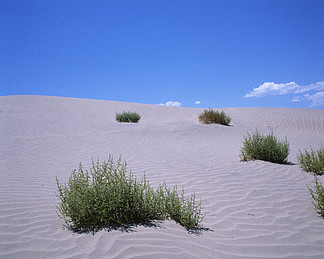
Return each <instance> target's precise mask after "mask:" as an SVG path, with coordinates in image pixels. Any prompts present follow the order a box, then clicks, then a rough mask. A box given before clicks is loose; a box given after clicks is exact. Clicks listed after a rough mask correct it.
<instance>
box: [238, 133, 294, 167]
mask: <svg viewBox="0 0 324 259" xmlns="http://www.w3.org/2000/svg"><path fill="white" fill-rule="evenodd" d="M288 155H289V143H288V141H287V139H286V140H285V141H279V140H278V139H277V138H276V137H275V136H274V135H273V133H272V132H271V133H270V134H268V135H267V136H263V135H261V134H260V132H259V131H258V130H256V132H254V133H253V134H252V136H251V135H250V134H249V133H248V136H247V137H245V136H244V141H243V147H242V148H241V155H240V156H241V159H242V161H247V160H264V161H269V162H272V163H278V164H285V163H287V158H288Z"/></svg>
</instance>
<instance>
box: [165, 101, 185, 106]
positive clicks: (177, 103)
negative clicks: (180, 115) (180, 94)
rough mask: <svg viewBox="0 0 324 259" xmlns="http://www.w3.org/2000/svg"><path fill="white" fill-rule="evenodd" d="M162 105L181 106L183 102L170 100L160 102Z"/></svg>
mask: <svg viewBox="0 0 324 259" xmlns="http://www.w3.org/2000/svg"><path fill="white" fill-rule="evenodd" d="M160 105H163V106H173V107H179V106H181V103H179V102H174V101H168V102H166V103H160Z"/></svg>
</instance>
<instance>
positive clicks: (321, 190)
mask: <svg viewBox="0 0 324 259" xmlns="http://www.w3.org/2000/svg"><path fill="white" fill-rule="evenodd" d="M307 188H308V190H309V192H310V194H311V196H312V198H313V205H314V207H315V209H316V211H317V212H318V213H319V214H320V215H321V216H322V217H324V187H323V185H322V183H321V182H320V181H319V180H318V179H317V177H315V180H314V186H307Z"/></svg>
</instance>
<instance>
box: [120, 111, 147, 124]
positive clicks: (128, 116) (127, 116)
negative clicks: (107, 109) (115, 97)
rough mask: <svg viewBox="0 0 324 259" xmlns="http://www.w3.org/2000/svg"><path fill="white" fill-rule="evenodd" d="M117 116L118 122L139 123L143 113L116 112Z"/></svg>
mask: <svg viewBox="0 0 324 259" xmlns="http://www.w3.org/2000/svg"><path fill="white" fill-rule="evenodd" d="M115 118H116V120H117V121H118V122H133V123H137V122H138V121H139V120H140V119H141V115H140V114H138V113H136V112H123V113H116V116H115Z"/></svg>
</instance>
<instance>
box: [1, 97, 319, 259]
mask: <svg viewBox="0 0 324 259" xmlns="http://www.w3.org/2000/svg"><path fill="white" fill-rule="evenodd" d="M219 110H224V111H225V112H226V113H228V114H229V115H230V117H231V118H232V122H231V125H232V126H231V127H226V126H221V125H202V124H200V123H199V122H198V118H197V114H198V113H200V112H201V111H203V109H197V108H174V107H163V106H155V105H143V104H131V103H122V102H113V101H100V100H86V99H73V98H59V97H45V96H8V97H0V120H1V122H0V177H1V178H0V179H1V181H0V257H1V258H294V259H295V258H324V219H322V218H320V217H319V215H318V214H317V213H316V212H315V211H314V209H313V205H312V201H311V197H310V195H309V192H308V190H307V188H306V185H309V184H311V182H312V181H313V176H312V175H311V174H308V173H305V172H303V171H302V170H301V169H300V168H299V167H298V165H277V164H272V163H267V162H263V161H252V162H247V163H241V162H240V161H239V150H240V147H241V144H242V140H243V135H245V134H246V133H247V132H253V131H254V129H255V128H256V127H257V128H258V129H259V130H260V131H261V133H263V134H266V133H268V132H270V129H272V130H273V132H274V134H275V135H276V136H277V137H279V138H281V139H282V138H284V137H285V136H287V139H288V141H289V142H290V144H291V146H290V147H291V153H290V156H289V161H290V162H292V163H297V159H296V154H297V153H298V149H304V148H309V147H310V146H312V147H313V148H315V149H317V148H320V146H321V144H324V110H311V109H283V108H278V109H277V108H227V109H219ZM122 111H135V112H139V113H141V114H142V119H141V121H140V123H139V124H127V123H122V124H121V123H117V122H116V121H115V118H114V116H115V113H116V112H122ZM109 154H112V155H114V156H115V157H116V158H118V157H119V156H120V155H122V156H123V159H124V160H126V161H127V164H128V168H129V169H131V170H132V171H133V172H134V173H135V174H136V175H138V176H141V175H142V174H143V172H144V171H145V172H146V174H147V177H148V179H149V180H150V182H151V184H152V185H153V186H154V187H156V186H158V184H159V183H160V182H162V181H166V183H167V185H168V186H169V187H172V186H173V185H178V186H179V187H180V188H181V187H184V189H185V193H186V194H187V195H189V194H190V193H191V192H192V191H195V193H196V196H197V198H199V199H201V200H202V207H203V212H204V213H206V217H205V219H204V221H203V222H202V224H203V226H204V227H206V228H210V229H211V230H213V231H203V232H202V233H201V235H194V234H189V233H188V232H187V231H186V230H185V228H183V227H181V226H180V225H179V224H176V223H175V222H173V221H164V222H162V223H161V227H160V228H149V227H143V226H140V227H137V228H135V229H133V230H134V231H133V232H129V233H125V232H121V231H118V230H117V231H111V232H107V231H100V232H98V233H96V234H95V235H92V234H74V233H72V232H70V231H68V230H66V229H63V228H62V226H63V224H64V222H63V221H62V220H61V219H60V218H59V217H58V216H57V215H56V208H55V205H56V204H57V202H58V199H57V197H56V196H55V192H56V182H55V177H56V176H57V177H58V178H59V179H60V180H61V181H62V182H66V181H67V179H68V177H69V174H70V172H71V171H72V170H73V169H74V168H77V167H78V164H79V163H80V162H82V163H83V165H84V166H85V167H86V168H88V167H89V165H90V162H91V159H92V158H97V157H98V158H99V159H100V160H104V159H106V158H107V157H108V155H109ZM320 179H321V181H322V182H323V181H324V178H323V177H321V178H320Z"/></svg>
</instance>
